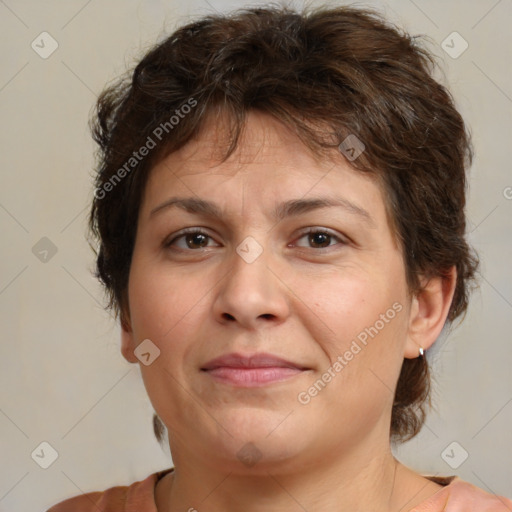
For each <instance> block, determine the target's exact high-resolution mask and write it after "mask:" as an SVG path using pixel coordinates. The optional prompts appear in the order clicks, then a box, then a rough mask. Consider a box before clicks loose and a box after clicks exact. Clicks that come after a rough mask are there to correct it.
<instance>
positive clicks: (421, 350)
mask: <svg viewBox="0 0 512 512" xmlns="http://www.w3.org/2000/svg"><path fill="white" fill-rule="evenodd" d="M419 352H420V357H423V354H424V353H425V351H424V350H423V347H420V350H419Z"/></svg>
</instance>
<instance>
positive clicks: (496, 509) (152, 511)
mask: <svg viewBox="0 0 512 512" xmlns="http://www.w3.org/2000/svg"><path fill="white" fill-rule="evenodd" d="M173 469H174V468H170V469H166V470H163V471H159V472H157V473H152V474H151V475H149V476H148V477H147V478H146V479H145V480H142V481H140V482H135V483H133V484H131V485H129V486H118V487H111V488H110V489H107V490H105V491H97V492H89V493H87V494H82V495H79V496H75V497H73V498H69V499H67V500H65V501H62V502H60V503H58V504H56V505H54V506H53V507H52V508H50V509H49V510H47V511H46V512H158V511H157V508H156V504H155V485H156V483H157V482H158V480H160V478H162V477H163V476H165V475H166V474H167V473H170V472H171V471H172V470H173ZM425 478H428V479H430V480H432V481H434V482H436V483H438V484H440V485H444V487H443V489H439V491H437V492H436V493H435V494H434V495H433V496H431V497H430V498H429V499H428V500H427V501H424V502H423V503H422V504H421V505H418V506H417V507H415V508H413V509H411V510H409V512H512V501H511V500H509V499H507V498H503V497H502V496H495V495H494V494H489V493H487V492H485V491H483V490H482V489H479V488H478V487H475V486H474V485H472V484H470V483H468V482H464V481H463V480H461V479H460V478H458V477H456V476H451V477H430V476H427V477H425Z"/></svg>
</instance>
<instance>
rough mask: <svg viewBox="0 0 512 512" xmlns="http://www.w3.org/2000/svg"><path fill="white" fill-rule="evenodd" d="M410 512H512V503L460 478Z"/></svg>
mask: <svg viewBox="0 0 512 512" xmlns="http://www.w3.org/2000/svg"><path fill="white" fill-rule="evenodd" d="M450 480H451V481H450V483H449V484H448V485H447V486H445V487H443V488H442V489H441V490H439V491H438V492H436V493H435V494H434V495H433V496H431V497H430V498H429V499H428V500H427V501H425V502H423V503H422V504H421V505H419V506H417V507H415V508H414V509H412V510H410V512H442V511H443V512H444V511H445V512H512V501H511V500H509V499H507V498H505V497H503V496H497V495H495V494H490V493H488V492H485V491H484V490H482V489H480V488H479V487H476V486H474V485H472V484H470V483H469V482H465V481H464V480H461V479H460V478H458V477H453V478H451V479H450Z"/></svg>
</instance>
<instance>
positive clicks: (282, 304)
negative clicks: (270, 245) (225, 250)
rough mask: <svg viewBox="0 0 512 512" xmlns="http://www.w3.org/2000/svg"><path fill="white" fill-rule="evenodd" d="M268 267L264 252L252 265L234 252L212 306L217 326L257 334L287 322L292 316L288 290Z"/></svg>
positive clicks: (267, 259)
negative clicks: (239, 328) (258, 330)
mask: <svg viewBox="0 0 512 512" xmlns="http://www.w3.org/2000/svg"><path fill="white" fill-rule="evenodd" d="M269 263H270V262H269V258H268V257H267V255H266V252H265V251H264V252H263V253H262V254H261V255H260V256H259V257H258V258H257V259H256V260H255V261H252V262H250V263H249V262H248V261H246V260H244V259H243V258H242V257H241V256H239V254H238V253H236V252H233V255H232V258H231V260H230V261H229V264H230V270H229V271H228V273H227V275H226V276H225V277H224V278H223V279H222V280H221V282H220V284H219V288H218V289H217V295H216V297H215V301H214V305H213V309H214V315H215V317H216V319H217V321H218V322H220V323H222V324H230V323H231V324H235V323H236V324H238V325H240V326H242V327H244V328H246V329H250V330H256V329H258V328H261V327H264V326H266V325H277V324H280V323H282V322H284V321H285V320H286V318H287V317H288V316H289V314H290V304H289V301H288V297H287V294H286V290H287V288H286V286H285V284H284V283H283V282H282V281H281V280H280V279H279V277H278V275H277V274H276V272H275V271H273V270H271V269H270V267H269Z"/></svg>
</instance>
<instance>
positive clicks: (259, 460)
mask: <svg viewBox="0 0 512 512" xmlns="http://www.w3.org/2000/svg"><path fill="white" fill-rule="evenodd" d="M218 125H219V122H218V121H217V126H215V125H213V124H210V125H209V128H210V129H207V130H205V131H204V132H203V135H202V136H201V137H200V138H199V139H197V140H194V141H192V142H190V143H189V144H187V145H186V146H185V147H183V148H182V149H181V150H179V151H176V152H174V153H172V154H171V155H170V156H168V157H167V158H166V159H165V160H163V161H161V162H160V163H159V164H158V165H156V166H155V168H154V169H153V170H152V173H151V176H150V179H149V181H148V184H147V188H146V190H145V195H144V198H143V203H142V205H141V209H140V215H139V220H138V227H137V236H136V242H135V248H134V253H133V259H132V263H131V272H130V278H129V307H130V311H129V314H130V322H129V324H130V327H129V329H127V330H124V331H123V341H122V344H123V345H122V346H123V354H124V355H125V357H126V358H127V359H128V360H129V361H132V362H139V359H138V358H137V357H136V356H135V355H134V350H135V349H137V347H138V345H139V344H140V343H141V342H142V341H143V340H150V341H149V342H148V341H145V343H144V344H143V345H141V346H140V347H139V348H138V349H137V352H136V354H138V355H139V357H140V359H141V361H142V362H143V364H141V371H142V376H143V379H144V384H145V387H146V389H147V392H148V394H149V397H150V400H151V402H152V404H153V406H154V408H155V411H156V412H157V413H158V415H159V416H160V418H161V419H162V420H163V421H164V423H165V424H166V425H167V428H168V430H169V440H170V446H171V451H172V452H173V458H174V460H175V461H176V458H179V457H182V456H184V457H185V456H186V457H187V458H188V460H198V461H199V460H200V461H202V463H203V464H204V463H205V462H206V464H211V465H212V466H217V465H218V464H220V463H222V467H223V468H225V469H226V471H228V470H231V471H238V472H240V471H258V470H260V468H261V470H265V469H268V468H270V467H273V468H275V467H276V464H277V463H278V462H279V463H280V464H283V467H284V466H285V465H286V464H292V463H293V464H296V463H297V462H304V463H311V462H312V461H315V460H318V459H319V457H320V458H321V459H322V461H323V462H324V463H325V462H326V461H327V460H328V459H330V458H332V460H334V459H336V458H337V457H339V455H340V453H343V454H345V455H346V454H349V453H350V450H351V449H352V448H353V447H354V446H355V445H356V444H357V443H358V442H362V441H364V442H365V443H367V445H368V446H369V449H371V446H372V445H373V446H374V447H377V446H381V445H382V443H383V442H387V441H388V439H389V424H390V415H391V407H392V403H393V396H394V390H395V386H396V382H397V379H398V375H399V372H400V368H401V365H402V362H403V358H404V356H405V357H415V355H416V354H417V347H416V345H415V344H414V342H413V341H411V338H410V336H409V335H408V333H409V327H410V317H411V315H412V310H413V309H414V308H411V302H410V299H409V298H408V294H407V286H406V280H405V268H404V261H403V258H402V254H401V251H400V250H399V248H398V247H397V245H396V243H395V240H394V236H393V233H392V232H391V229H390V225H389V224H388V221H387V217H386V212H385V206H384V199H383V196H382V193H381V190H380V188H379V187H378V185H377V184H376V183H375V182H374V181H373V180H372V179H371V178H370V177H368V176H366V175H363V174H362V173H360V172H357V171H354V170H352V169H351V168H350V167H349V165H348V163H347V162H346V160H345V159H344V157H343V156H342V155H341V154H336V155H333V159H332V160H329V161H328V160H323V161H320V160H318V159H316V158H315V157H313V156H312V154H311V153H310V152H309V151H308V150H307V149H306V147H305V146H303V145H302V144H301V143H300V141H299V139H298V138H296V136H295V135H293V134H292V133H291V132H289V131H288V130H286V129H285V128H284V127H283V126H282V125H280V124H279V123H278V122H277V121H275V120H273V119H272V118H271V117H269V116H266V115H264V114H258V113H252V114H251V115H250V116H249V119H248V124H247V128H246V131H245V133H244V136H243V138H242V139H241V141H240V144H239V146H238V148H237V150H236V152H235V153H234V154H233V155H232V156H231V157H230V158H229V160H228V161H227V162H225V163H222V164H219V160H218V155H219V153H218V151H217V148H219V147H220V145H219V144H220V142H221V141H220V138H219V137H220V132H219V127H218ZM207 128H208V127H207ZM171 198H173V199H177V200H179V201H182V202H174V203H173V204H172V205H168V206H167V207H161V208H159V207H160V206H161V205H163V204H164V203H166V202H167V201H169V200H170V199H171ZM327 203H329V205H327ZM185 229H189V230H190V229H194V230H197V231H199V232H200V233H199V234H193V233H192V234H188V235H187V234H184V230H185ZM308 231H313V233H308ZM315 232H316V234H315ZM158 351H159V354H158ZM139 352H141V353H144V354H145V355H144V356H141V354H140V353H139ZM233 353H237V354H239V355H242V356H252V355H254V354H261V353H265V354H267V355H268V354H271V355H273V356H276V357H279V358H281V359H284V360H286V361H287V362H288V363H290V364H288V368H283V367H280V368H274V369H269V368H268V367H267V368H266V369H261V365H262V364H263V363H261V362H260V363H259V364H257V363H255V366H260V368H259V369H252V370H250V369H247V366H248V364H249V363H247V361H245V362H244V361H242V363H241V364H242V367H241V368H237V369H234V368H233V367H231V366H230V365H231V364H232V363H228V362H221V363H219V364H220V366H219V367H218V368H217V369H213V368H212V365H209V364H208V363H209V362H210V361H211V360H213V359H214V358H218V357H219V356H224V355H228V354H233ZM265 362H266V364H268V365H270V366H274V367H275V366H279V363H274V362H272V361H270V360H266V361H265ZM206 368H209V369H208V370H207V369H206ZM319 454H321V455H319Z"/></svg>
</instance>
